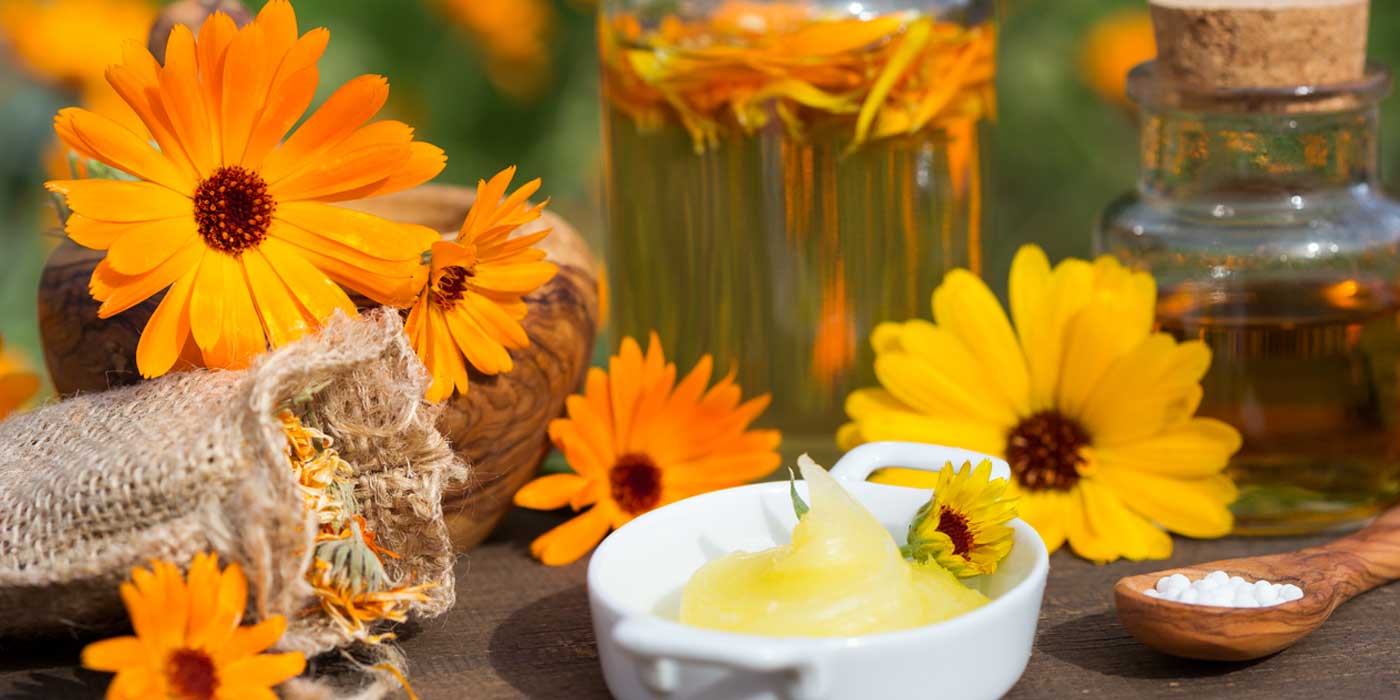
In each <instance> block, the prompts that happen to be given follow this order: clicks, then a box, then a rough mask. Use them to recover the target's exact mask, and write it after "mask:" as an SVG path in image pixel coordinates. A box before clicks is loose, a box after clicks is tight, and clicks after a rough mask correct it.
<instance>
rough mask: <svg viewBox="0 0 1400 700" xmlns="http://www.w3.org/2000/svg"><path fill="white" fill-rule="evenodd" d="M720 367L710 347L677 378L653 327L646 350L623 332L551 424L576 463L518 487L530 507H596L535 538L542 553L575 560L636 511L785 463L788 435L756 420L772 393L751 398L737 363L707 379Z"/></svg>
mask: <svg viewBox="0 0 1400 700" xmlns="http://www.w3.org/2000/svg"><path fill="white" fill-rule="evenodd" d="M713 367H714V362H713V361H712V360H711V359H710V356H709V355H706V356H704V357H703V358H701V359H700V362H699V363H697V364H696V366H695V368H694V369H692V370H691V371H690V373H689V374H687V375H686V376H685V377H684V378H682V379H681V380H680V381H679V382H677V381H676V366H675V365H674V364H672V363H668V362H667V361H666V356H665V354H664V352H663V351H662V349H661V341H660V339H658V338H657V337H656V335H655V334H653V335H652V337H651V342H650V344H649V345H648V346H647V350H646V353H645V354H643V353H642V349H641V346H640V345H639V344H638V343H637V341H635V340H633V339H632V338H624V339H623V340H622V347H621V349H620V350H619V352H618V354H617V355H615V356H613V357H612V358H611V359H610V360H609V361H608V370H607V371H606V372H605V371H603V370H602V369H601V368H598V367H594V368H592V369H590V370H588V380H587V383H586V384H585V386H584V391H583V394H582V395H574V396H570V397H569V400H568V403H567V404H566V406H567V407H568V411H569V417H568V418H560V419H557V420H555V421H553V422H551V423H550V424H549V437H550V439H551V440H553V441H554V446H555V447H557V448H559V450H560V451H561V452H563V453H564V457H565V458H566V459H567V460H568V462H569V466H570V467H572V468H573V470H574V473H572V474H550V475H547V476H542V477H540V478H538V479H535V480H534V481H532V482H530V483H528V484H526V485H525V488H523V489H521V490H520V491H519V493H516V494H515V504H516V505H518V506H521V507H524V508H536V509H540V510H553V509H555V508H563V507H564V506H571V507H572V508H573V509H574V510H575V511H579V510H583V509H584V508H588V510H587V511H586V512H584V513H582V514H580V515H578V516H577V517H575V518H573V519H572V520H570V521H568V522H566V523H564V524H563V525H560V526H559V527H556V528H554V529H553V530H550V531H549V532H546V533H545V534H543V535H541V536H540V537H539V538H537V539H536V540H535V541H534V542H531V543H530V552H531V553H532V554H534V555H535V557H536V558H538V559H539V560H540V561H542V562H544V563H545V564H548V565H550V566H562V565H564V564H568V563H570V562H573V561H575V560H577V559H579V558H580V557H582V556H583V555H585V554H587V553H588V550H590V549H592V548H593V547H594V545H597V544H598V543H599V542H600V541H602V539H603V537H604V536H605V535H607V534H608V531H609V530H611V529H612V528H614V527H621V526H622V525H624V524H625V523H627V522H629V521H631V520H632V519H633V518H635V517H637V516H638V515H641V514H643V513H646V512H648V511H650V510H652V509H654V508H657V507H660V506H664V505H666V504H667V503H672V502H675V501H678V500H680V499H682V498H687V497H689V496H694V495H695V494H698V493H705V492H707V491H714V490H716V489H722V488H728V487H730V486H738V485H740V484H743V483H746V482H749V481H752V480H754V479H757V478H759V477H761V476H764V475H766V474H768V473H770V472H772V471H773V470H774V469H777V468H778V464H779V461H780V459H779V457H778V453H777V451H776V450H777V447H778V443H780V442H781V441H782V436H781V435H779V433H778V431H776V430H751V429H750V428H749V426H750V424H752V423H753V421H754V420H755V419H757V418H758V416H759V415H760V414H762V413H763V410H764V409H765V408H767V407H768V396H767V395H766V394H765V395H763V396H759V397H756V398H751V399H749V400H747V401H743V400H742V396H743V392H742V390H741V389H740V387H739V386H738V385H737V384H735V383H734V374H733V372H731V373H730V374H729V375H728V376H726V377H724V378H723V379H721V380H720V381H719V382H717V383H716V384H715V385H714V386H712V387H711V386H709V384H710V378H711V371H712V370H713ZM707 387H708V388H707ZM590 506H591V507H590Z"/></svg>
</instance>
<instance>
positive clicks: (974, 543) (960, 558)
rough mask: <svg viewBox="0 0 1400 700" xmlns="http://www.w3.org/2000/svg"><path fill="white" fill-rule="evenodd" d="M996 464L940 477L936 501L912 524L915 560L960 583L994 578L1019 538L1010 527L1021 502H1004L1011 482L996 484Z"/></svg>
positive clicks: (950, 469)
mask: <svg viewBox="0 0 1400 700" xmlns="http://www.w3.org/2000/svg"><path fill="white" fill-rule="evenodd" d="M991 476H992V462H991V460H983V461H982V462H981V463H979V464H978V465H977V467H976V468H973V466H972V463H971V462H964V463H963V465H962V466H961V467H954V466H953V464H952V463H951V462H949V463H948V464H947V465H946V466H944V467H943V469H942V470H941V471H939V472H938V485H937V486H935V487H934V491H933V497H932V498H931V499H929V502H928V503H926V504H924V506H923V507H922V508H920V509H919V512H918V514H917V515H915V516H914V520H913V522H911V523H910V524H909V537H908V542H909V543H908V545H906V547H905V552H906V553H907V554H908V555H909V556H910V557H911V558H913V559H914V560H915V561H925V560H928V559H932V560H933V561H936V562H938V563H939V564H940V565H942V566H943V568H945V569H947V570H948V571H951V572H952V573H954V574H956V575H957V576H958V577H959V578H967V577H970V576H981V575H983V574H990V573H995V572H996V570H997V564H999V563H1001V560H1002V559H1005V558H1006V555H1007V553H1008V552H1010V551H1011V540H1012V538H1013V536H1014V535H1015V531H1014V530H1012V529H1011V528H1010V527H1009V526H1008V525H1007V524H1006V523H1008V522H1010V521H1011V519H1012V518H1015V517H1016V500H1015V499H1008V498H1005V497H1004V496H1005V494H1006V489H1007V486H1008V484H1007V481H1006V479H993V478H991Z"/></svg>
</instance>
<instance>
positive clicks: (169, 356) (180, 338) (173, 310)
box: [133, 263, 198, 633]
mask: <svg viewBox="0 0 1400 700" xmlns="http://www.w3.org/2000/svg"><path fill="white" fill-rule="evenodd" d="M197 274H198V263H196V265H195V266H194V267H191V268H190V270H189V271H188V272H186V273H185V274H184V275H183V276H182V277H180V279H179V280H178V281H176V282H175V286H173V287H171V288H170V291H168V292H166V293H165V298H163V299H161V301H160V305H159V306H157V307H156V310H155V313H153V314H151V319H150V320H149V321H147V322H146V327H145V328H144V329H142V331H141V339H140V340H139V341H137V343H136V367H137V369H139V370H140V371H141V376H143V377H148V378H149V377H159V376H160V375H162V374H165V373H166V372H169V371H170V368H171V367H173V366H174V365H175V360H177V359H179V357H180V351H181V350H182V349H183V348H184V346H185V339H186V338H188V337H189V335H190V319H189V302H190V291H191V290H192V289H193V288H194V280H195V277H196V275H197ZM133 619H134V618H133ZM138 633H139V630H138Z"/></svg>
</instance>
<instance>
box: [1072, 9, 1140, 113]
mask: <svg viewBox="0 0 1400 700" xmlns="http://www.w3.org/2000/svg"><path fill="white" fill-rule="evenodd" d="M1156 56H1157V40H1156V38H1155V37H1154V36H1153V34H1152V16H1151V15H1150V14H1149V13H1148V12H1147V11H1146V10H1139V9H1130V10H1122V11H1119V12H1115V13H1112V14H1110V15H1108V16H1107V17H1104V18H1103V19H1101V20H1099V21H1098V22H1097V23H1095V24H1094V26H1093V27H1091V28H1090V29H1089V33H1088V34H1086V35H1085V36H1084V43H1083V44H1082V46H1081V48H1080V51H1079V69H1080V70H1079V72H1080V75H1081V76H1082V77H1083V79H1084V82H1085V84H1087V85H1088V86H1089V87H1090V88H1091V89H1092V90H1093V91H1094V92H1095V93H1097V94H1098V96H1099V97H1101V98H1103V99H1105V100H1107V101H1109V102H1111V103H1113V104H1116V105H1119V106H1122V107H1130V106H1131V105H1132V103H1131V101H1130V100H1129V99H1128V94H1127V86H1128V73H1129V71H1131V70H1132V69H1133V68H1135V67H1137V65H1138V64H1140V63H1145V62H1147V61H1151V60H1152V59H1153V58H1155V57H1156Z"/></svg>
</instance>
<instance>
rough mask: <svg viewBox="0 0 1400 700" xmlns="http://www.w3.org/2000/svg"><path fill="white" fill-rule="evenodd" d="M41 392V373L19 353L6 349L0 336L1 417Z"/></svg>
mask: <svg viewBox="0 0 1400 700" xmlns="http://www.w3.org/2000/svg"><path fill="white" fill-rule="evenodd" d="M37 393H39V375H37V374H34V373H33V372H31V371H30V370H29V367H28V365H27V363H25V361H24V360H23V359H21V358H20V357H19V356H18V355H16V354H15V353H13V352H11V351H10V350H7V349H5V339H4V338H0V419H3V418H4V417H5V416H8V415H10V414H11V413H14V412H15V411H16V410H17V409H19V407H21V406H23V405H24V404H26V403H28V402H29V400H30V399H32V398H34V395H35V394H37Z"/></svg>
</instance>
